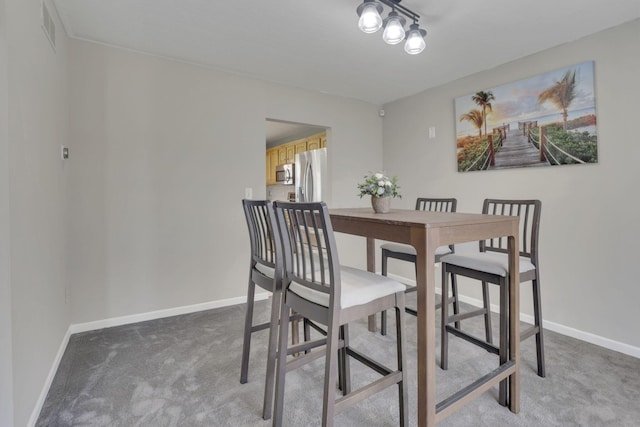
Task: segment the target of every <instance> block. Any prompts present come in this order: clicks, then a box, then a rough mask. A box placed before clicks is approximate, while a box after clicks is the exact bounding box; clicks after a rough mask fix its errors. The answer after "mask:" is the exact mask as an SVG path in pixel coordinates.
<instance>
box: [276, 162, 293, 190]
mask: <svg viewBox="0 0 640 427" xmlns="http://www.w3.org/2000/svg"><path fill="white" fill-rule="evenodd" d="M294 173H295V167H294V165H293V163H287V164H284V165H279V166H276V183H278V184H285V185H293V174H294Z"/></svg>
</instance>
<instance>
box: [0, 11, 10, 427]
mask: <svg viewBox="0 0 640 427" xmlns="http://www.w3.org/2000/svg"><path fill="white" fill-rule="evenodd" d="M5 17H6V11H5V4H4V0H0V343H2V345H0V426H11V425H13V396H12V391H13V360H12V359H13V358H12V343H11V335H12V334H11V282H10V272H9V268H10V265H11V264H10V262H9V250H10V246H9V234H10V233H9V138H8V133H7V127H8V126H7V124H8V123H7V122H8V120H9V117H8V109H7V106H8V104H7V91H8V86H7V43H6V20H5Z"/></svg>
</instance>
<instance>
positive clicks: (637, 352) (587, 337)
mask: <svg viewBox="0 0 640 427" xmlns="http://www.w3.org/2000/svg"><path fill="white" fill-rule="evenodd" d="M389 277H391V278H393V279H395V280H398V281H400V282H402V283H408V284H411V285H413V286H415V280H412V279H408V278H406V277H402V276H398V275H395V274H391V273H390V274H389ZM436 293H437V294H439V295H441V294H442V289H440V288H438V287H436ZM460 301H462V302H465V303H467V304H471V305H473V306H476V307H482V300H479V299H477V298H470V297H467V296H464V295H460ZM491 311H493V312H499V311H500V308H499V307H498V306H497V305H496V304H492V305H491ZM520 320H521V321H522V322H525V323H529V324H533V316H532V315H529V314H524V313H520ZM542 327H543V328H545V329H548V330H550V331H553V332H557V333H559V334H562V335H566V336H568V337H571V338H576V339H579V340H581V341H585V342H588V343H591V344H595V345H598V346H600V347H604V348H607V349H609V350H613V351H617V352H620V353H624V354H627V355H629V356H633V357H636V358H638V359H640V347H634V346H632V345H629V344H626V343H623V342H620V341H614V340H612V339H609V338H605V337H601V336H599V335H595V334H592V333H590V332H585V331H581V330H579V329H575V328H572V327H570V326H566V325H562V324H560V323H556V322H551V321H548V320H544V319H543V320H542Z"/></svg>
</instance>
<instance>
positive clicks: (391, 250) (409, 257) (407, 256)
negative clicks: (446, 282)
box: [380, 197, 459, 335]
mask: <svg viewBox="0 0 640 427" xmlns="http://www.w3.org/2000/svg"><path fill="white" fill-rule="evenodd" d="M457 204H458V201H457V200H456V199H453V198H448V199H443V198H426V197H419V198H418V199H417V200H416V210H417V211H430V212H455V211H456V205H457ZM380 248H381V249H382V274H383V275H384V276H386V275H387V260H388V258H394V259H399V260H402V261H407V262H411V263H413V265H414V267H415V268H417V267H416V250H415V248H414V247H413V246H411V245H403V244H401V243H391V242H389V243H384V244H383V245H382V246H381V247H380ZM454 251H455V250H454V247H453V245H449V246H441V247H439V248H437V249H436V262H440V258H441V257H442V256H444V255H447V254H451V253H453V252H454ZM416 275H417V271H416ZM451 290H452V296H451V298H450V299H449V303H453V312H454V313H458V311H459V310H458V300H457V298H456V297H457V295H458V286H457V283H456V280H455V277H453V276H452V280H451ZM415 291H416V287H415V286H409V285H406V290H405V292H406V293H409V292H415ZM443 295H444V293H443ZM441 305H442V303H441V302H440V303H437V304H436V309H438V308H440V307H441ZM405 311H406V312H407V313H409V314H411V315H413V316H417V315H418V312H417V311H416V310H414V309H413V308H409V307H406V308H405ZM380 315H381V316H380V333H381V334H382V335H386V334H387V312H386V311H383V312H382V313H380Z"/></svg>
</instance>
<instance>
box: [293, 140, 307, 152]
mask: <svg viewBox="0 0 640 427" xmlns="http://www.w3.org/2000/svg"><path fill="white" fill-rule="evenodd" d="M293 151H294V153H295V154H298V153H302V152H303V151H307V140H306V139H303V140H302V141H296V142H294V146H293Z"/></svg>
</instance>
